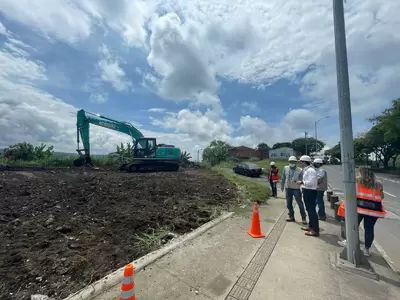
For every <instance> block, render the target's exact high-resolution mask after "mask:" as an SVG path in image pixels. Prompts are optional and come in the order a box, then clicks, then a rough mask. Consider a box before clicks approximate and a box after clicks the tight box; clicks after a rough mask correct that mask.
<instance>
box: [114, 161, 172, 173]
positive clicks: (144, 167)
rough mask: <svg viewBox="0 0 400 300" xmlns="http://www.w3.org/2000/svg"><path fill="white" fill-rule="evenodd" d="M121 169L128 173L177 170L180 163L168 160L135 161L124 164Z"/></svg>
mask: <svg viewBox="0 0 400 300" xmlns="http://www.w3.org/2000/svg"><path fill="white" fill-rule="evenodd" d="M119 170H120V171H125V172H128V173H144V172H176V171H178V170H179V164H175V163H168V162H152V163H133V164H123V165H122V166H121V167H120V168H119Z"/></svg>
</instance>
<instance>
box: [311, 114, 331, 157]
mask: <svg viewBox="0 0 400 300" xmlns="http://www.w3.org/2000/svg"><path fill="white" fill-rule="evenodd" d="M327 118H329V117H328V116H326V117H323V118H321V119H319V120H317V121H315V122H314V129H315V154H317V148H318V142H317V141H318V137H317V124H318V123H319V121H322V120H323V119H327Z"/></svg>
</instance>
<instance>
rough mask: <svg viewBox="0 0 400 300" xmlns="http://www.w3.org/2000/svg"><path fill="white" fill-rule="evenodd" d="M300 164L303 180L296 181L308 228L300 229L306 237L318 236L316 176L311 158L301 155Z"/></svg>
mask: <svg viewBox="0 0 400 300" xmlns="http://www.w3.org/2000/svg"><path fill="white" fill-rule="evenodd" d="M300 164H301V166H302V167H303V172H302V174H303V178H302V179H301V180H299V181H297V184H298V185H301V187H302V191H303V199H304V204H305V205H306V210H307V214H308V220H309V222H308V226H307V227H302V228H301V229H302V230H304V231H306V233H305V234H306V235H308V236H319V220H318V214H317V210H316V206H315V204H316V203H315V201H316V199H317V187H318V175H317V171H316V170H315V169H314V168H313V166H312V165H311V157H309V156H308V155H303V156H302V157H300Z"/></svg>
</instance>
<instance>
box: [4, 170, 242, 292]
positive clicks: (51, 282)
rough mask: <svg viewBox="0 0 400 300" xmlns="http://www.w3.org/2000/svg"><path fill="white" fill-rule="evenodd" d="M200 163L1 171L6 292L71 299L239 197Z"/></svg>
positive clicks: (222, 209)
mask: <svg viewBox="0 0 400 300" xmlns="http://www.w3.org/2000/svg"><path fill="white" fill-rule="evenodd" d="M235 193H236V187H235V186H234V185H233V184H232V183H230V182H228V181H227V180H226V179H225V178H224V177H222V176H221V175H218V174H216V173H213V172H211V171H208V170H203V169H196V170H185V171H183V172H169V173H144V174H137V173H123V172H118V171H112V170H110V171H104V170H103V171H94V170H85V169H73V168H71V169H51V170H43V171H34V170H22V171H1V172H0V278H1V280H0V299H31V295H33V294H42V295H48V296H49V297H51V298H54V299H63V298H65V297H67V296H68V295H69V294H71V293H74V292H76V291H78V290H80V289H81V288H83V287H85V286H87V285H89V284H90V283H93V282H94V281H97V280H99V279H100V278H102V277H104V276H105V275H107V274H108V273H110V272H112V271H114V270H116V269H118V268H120V267H123V266H124V265H125V264H127V263H129V262H131V261H133V260H135V259H137V258H139V257H141V256H143V255H145V254H146V253H148V252H150V251H153V250H155V249H156V248H159V247H161V246H162V244H163V243H166V242H167V241H168V240H170V239H171V238H173V237H174V235H177V234H178V235H179V234H183V233H186V232H189V231H191V230H193V229H195V228H197V227H199V226H200V225H202V224H204V223H206V222H208V221H210V220H211V219H212V218H214V217H216V216H217V215H218V214H219V213H220V212H221V211H224V210H228V209H229V206H230V205H232V204H235V202H236V200H235V198H236V197H235Z"/></svg>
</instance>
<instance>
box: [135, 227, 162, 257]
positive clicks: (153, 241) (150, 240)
mask: <svg viewBox="0 0 400 300" xmlns="http://www.w3.org/2000/svg"><path fill="white" fill-rule="evenodd" d="M169 233H170V231H169V230H168V228H167V227H162V228H159V229H157V230H155V229H151V231H150V232H149V233H145V232H142V233H139V234H135V238H136V243H137V244H138V246H139V248H140V249H141V251H143V253H150V252H151V251H154V250H157V249H159V248H160V247H161V246H162V245H163V244H164V243H165V242H166V238H167V237H168V235H169Z"/></svg>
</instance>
